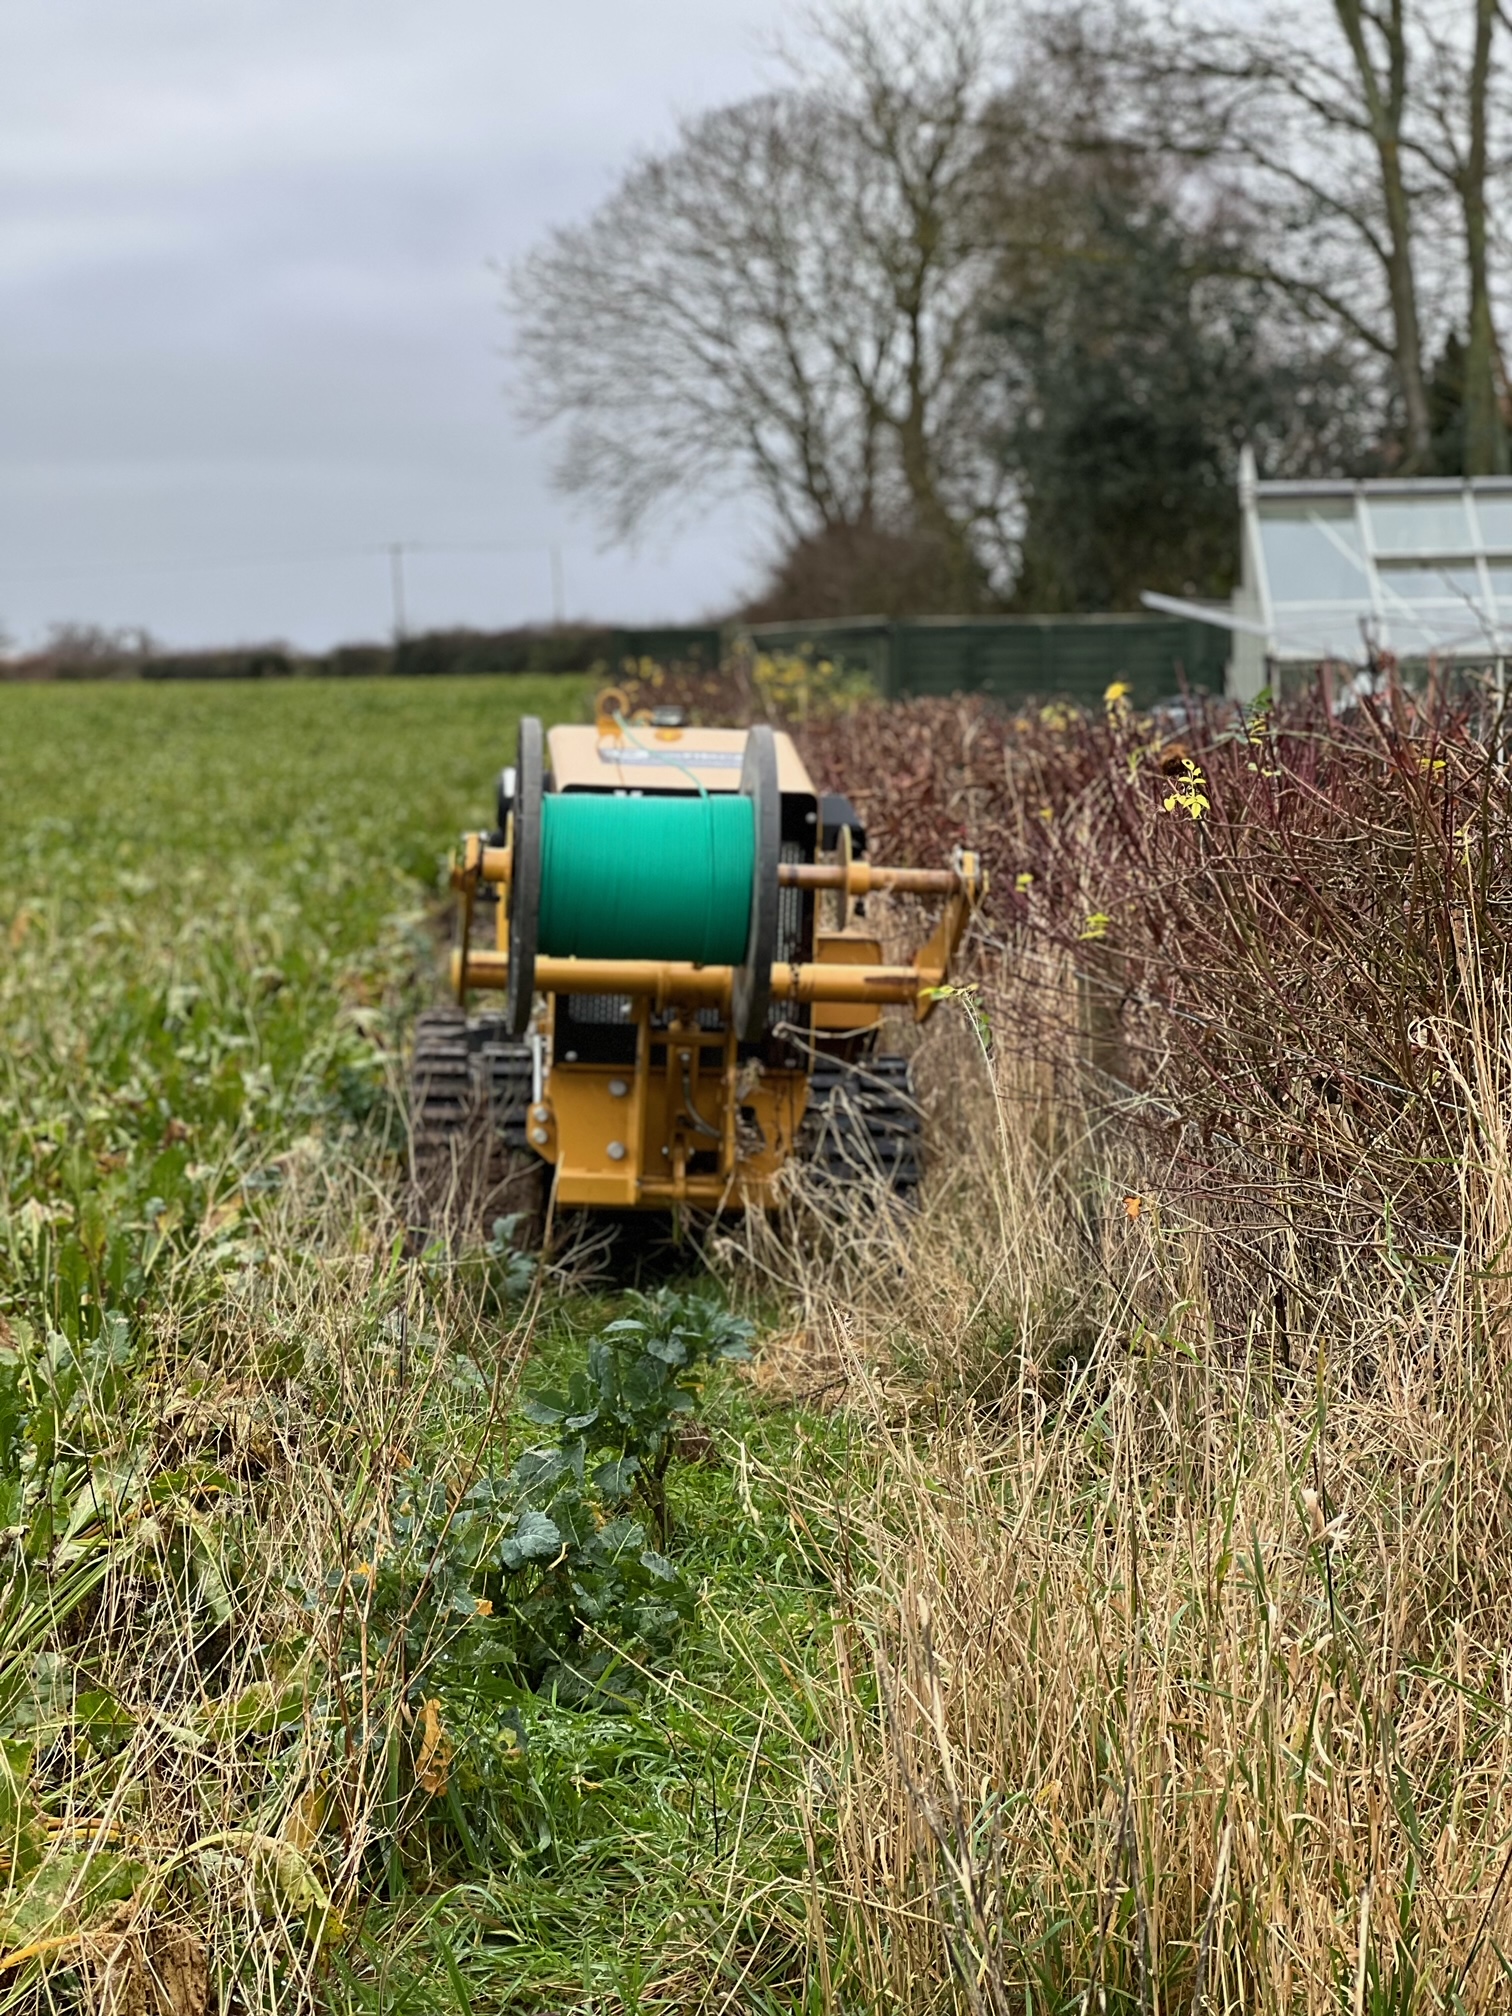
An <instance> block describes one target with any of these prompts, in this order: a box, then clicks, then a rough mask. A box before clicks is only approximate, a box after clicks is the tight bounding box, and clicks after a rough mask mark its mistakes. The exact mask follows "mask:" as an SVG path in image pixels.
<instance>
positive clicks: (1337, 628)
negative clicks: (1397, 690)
mask: <svg viewBox="0 0 1512 2016" xmlns="http://www.w3.org/2000/svg"><path fill="white" fill-rule="evenodd" d="M1369 615H1370V611H1369V609H1368V608H1367V607H1366V606H1365V605H1364V604H1363V603H1362V604H1361V606H1360V607H1359V609H1357V610H1350V609H1339V608H1334V609H1303V608H1296V607H1293V608H1278V609H1277V611H1276V648H1277V653H1278V655H1279V656H1281V657H1283V658H1347V659H1349V660H1351V661H1353V660H1359V659H1363V658H1364V656H1365V647H1364V636H1363V632H1362V630H1361V624H1362V622H1364V621H1365V620H1366V619H1367V618H1368V617H1369Z"/></svg>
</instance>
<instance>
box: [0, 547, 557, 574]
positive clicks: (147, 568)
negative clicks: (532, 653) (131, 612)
mask: <svg viewBox="0 0 1512 2016" xmlns="http://www.w3.org/2000/svg"><path fill="white" fill-rule="evenodd" d="M396 546H400V547H402V549H403V551H404V552H406V553H419V554H447V553H542V552H545V551H548V550H549V551H551V552H553V553H557V554H558V555H559V554H560V551H561V549H560V547H556V546H551V547H548V545H547V542H545V541H543V540H541V539H478V540H455V541H448V540H436V541H433V540H420V539H405V540H398V541H395V540H389V541H387V542H385V543H384V544H383V545H379V546H331V547H326V548H324V549H323V550H316V551H313V552H312V551H310V550H309V549H308V548H307V549H306V550H305V551H303V552H300V553H227V554H219V555H203V556H201V557H199V558H196V559H179V560H100V561H93V562H90V563H87V564H86V565H84V566H82V567H79V566H72V567H11V566H8V565H6V563H5V562H4V561H3V560H0V581H7V582H10V581H15V582H21V581H78V580H89V579H92V578H93V577H94V576H96V575H101V574H207V573H219V572H221V571H222V570H224V569H227V568H231V569H236V568H243V567H251V568H258V567H328V566H330V565H331V564H332V563H333V562H334V561H340V560H366V559H371V558H372V557H373V555H374V554H382V555H389V556H391V555H392V554H393V552H394V550H395V547H396ZM559 564H560V563H559V562H558V565H559Z"/></svg>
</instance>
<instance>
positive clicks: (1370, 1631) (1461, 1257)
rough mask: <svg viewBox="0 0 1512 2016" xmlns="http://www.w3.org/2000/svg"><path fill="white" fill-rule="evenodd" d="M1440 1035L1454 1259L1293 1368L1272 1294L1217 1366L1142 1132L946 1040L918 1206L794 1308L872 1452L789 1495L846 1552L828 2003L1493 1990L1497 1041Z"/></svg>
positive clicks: (801, 1279)
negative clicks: (837, 1489)
mask: <svg viewBox="0 0 1512 2016" xmlns="http://www.w3.org/2000/svg"><path fill="white" fill-rule="evenodd" d="M1033 977H1034V978H1035V979H1036V980H1037V982H1038V983H1039V984H1041V985H1049V984H1051V983H1052V982H1053V980H1054V975H1053V974H1052V973H1048V972H1047V971H1046V970H1045V968H1044V962H1043V961H1042V962H1041V971H1040V972H1039V973H1038V974H1037V975H1036V976H1033ZM1062 978H1063V979H1064V978H1065V975H1064V969H1062ZM1067 984H1070V983H1067ZM1463 1019H1464V1027H1463V1028H1460V1029H1457V1030H1456V1031H1455V1037H1456V1046H1455V1048H1456V1054H1457V1055H1461V1056H1465V1057H1468V1058H1469V1059H1470V1060H1471V1061H1472V1075H1471V1076H1470V1077H1469V1078H1468V1079H1467V1080H1466V1081H1465V1082H1463V1083H1462V1084H1461V1085H1460V1087H1459V1088H1458V1093H1459V1096H1460V1097H1461V1098H1462V1099H1463V1100H1464V1102H1465V1105H1466V1107H1467V1109H1472V1110H1473V1111H1474V1112H1475V1114H1476V1115H1477V1126H1476V1130H1475V1132H1474V1134H1473V1136H1472V1138H1471V1141H1470V1143H1469V1145H1468V1147H1467V1152H1466V1155H1465V1156H1464V1158H1463V1161H1462V1166H1461V1170H1460V1184H1461V1203H1462V1222H1463V1227H1464V1237H1463V1240H1462V1241H1461V1243H1460V1246H1459V1249H1458V1251H1457V1252H1455V1253H1454V1254H1453V1255H1452V1257H1451V1258H1450V1260H1449V1262H1448V1264H1447V1266H1446V1267H1445V1269H1444V1270H1443V1273H1442V1278H1441V1280H1440V1281H1439V1282H1438V1284H1437V1286H1436V1288H1435V1289H1434V1290H1433V1291H1432V1292H1431V1293H1426V1294H1425V1293H1423V1292H1421V1291H1418V1290H1414V1289H1413V1287H1412V1284H1411V1283H1410V1282H1408V1283H1405V1284H1404V1283H1403V1282H1402V1281H1400V1280H1398V1279H1395V1278H1394V1277H1393V1274H1392V1270H1391V1266H1390V1256H1389V1254H1388V1255H1386V1256H1384V1258H1383V1259H1382V1260H1381V1263H1380V1264H1379V1265H1378V1267H1377V1269H1376V1271H1375V1278H1374V1287H1373V1290H1372V1291H1371V1292H1367V1290H1366V1287H1365V1286H1364V1285H1363V1281H1364V1277H1363V1276H1357V1282H1358V1283H1359V1284H1360V1285H1358V1287H1357V1293H1356V1297H1355V1300H1354V1302H1353V1304H1352V1305H1351V1306H1349V1307H1348V1308H1347V1309H1346V1308H1345V1307H1344V1305H1343V1304H1342V1303H1341V1301H1340V1299H1339V1298H1338V1297H1337V1296H1333V1297H1331V1298H1330V1299H1329V1302H1328V1304H1327V1315H1326V1327H1318V1328H1315V1329H1314V1331H1313V1332H1312V1333H1311V1334H1309V1335H1308V1336H1307V1338H1306V1340H1305V1347H1304V1346H1303V1345H1302V1344H1301V1343H1300V1342H1298V1341H1294V1345H1293V1350H1292V1353H1291V1362H1290V1363H1289V1364H1287V1363H1284V1362H1282V1361H1281V1359H1280V1358H1279V1357H1278V1355H1277V1353H1276V1351H1275V1349H1274V1340H1273V1337H1272V1334H1271V1326H1270V1324H1269V1321H1268V1318H1267V1314H1266V1312H1265V1311H1264V1310H1263V1309H1257V1310H1256V1313H1255V1318H1254V1321H1253V1323H1252V1325H1251V1330H1250V1340H1249V1347H1248V1348H1247V1349H1242V1350H1238V1351H1236V1350H1235V1349H1234V1348H1233V1346H1232V1344H1231V1343H1223V1342H1220V1331H1221V1329H1226V1328H1227V1327H1228V1326H1227V1322H1225V1324H1224V1325H1223V1326H1220V1324H1219V1323H1218V1321H1217V1320H1216V1318H1215V1315H1214V1312H1213V1309H1212V1307H1211V1304H1210V1301H1209V1299H1208V1297H1207V1294H1206V1290H1205V1285H1204V1284H1205V1282H1206V1281H1207V1280H1208V1279H1209V1278H1210V1274H1211V1269H1210V1267H1209V1265H1208V1260H1209V1253H1208V1244H1209V1239H1210V1234H1209V1231H1208V1229H1207V1228H1206V1227H1205V1226H1204V1225H1203V1224H1202V1223H1201V1222H1200V1221H1199V1220H1197V1219H1196V1218H1194V1217H1193V1216H1192V1215H1191V1214H1190V1212H1189V1211H1188V1212H1186V1213H1183V1212H1181V1211H1179V1210H1177V1209H1174V1208H1172V1207H1171V1206H1170V1205H1169V1204H1168V1203H1164V1202H1163V1201H1162V1199H1161V1196H1160V1189H1159V1182H1158V1174H1157V1173H1156V1172H1152V1171H1151V1169H1150V1168H1149V1166H1148V1163H1147V1161H1146V1159H1145V1155H1146V1144H1145V1137H1144V1136H1142V1135H1141V1134H1140V1133H1138V1132H1131V1131H1130V1130H1129V1129H1127V1128H1126V1127H1120V1125H1119V1124H1118V1121H1117V1115H1116V1114H1114V1115H1110V1114H1109V1113H1108V1112H1107V1110H1106V1109H1105V1108H1101V1107H1098V1106H1086V1105H1083V1106H1080V1107H1076V1108H1073V1106H1072V1105H1071V1104H1069V1103H1068V1087H1067V1084H1066V1082H1065V1080H1064V1079H1063V1078H1057V1076H1056V1075H1055V1074H1054V1073H1053V1072H1052V1071H1051V1069H1050V1068H1049V1067H1048V1066H1046V1065H1045V1064H1044V1063H1032V1062H1027V1061H1025V1059H1024V1056H1023V1053H1021V1052H1016V1051H1014V1050H1012V1049H1008V1048H1005V1049H1002V1050H1000V1051H999V1053H998V1054H997V1055H996V1056H995V1057H992V1058H991V1059H989V1058H988V1057H987V1056H986V1055H984V1052H983V1048H982V1046H981V1044H980V1042H979V1040H978V1037H977V1033H976V1031H975V1030H974V1029H972V1028H971V1027H969V1026H968V1018H957V1021H956V1026H955V1027H954V1028H953V1029H950V1030H946V1031H942V1032H940V1034H939V1035H938V1036H937V1037H934V1038H932V1039H931V1041H930V1042H929V1043H928V1044H926V1046H925V1048H924V1050H923V1052H922V1053H921V1058H920V1065H921V1070H922V1072H923V1075H924V1077H925V1081H926V1088H927V1090H928V1093H929V1097H930V1103H931V1105H932V1107H933V1109H934V1120H935V1130H934V1132H935V1140H936V1143H937V1148H936V1175H935V1179H934V1182H933V1185H932V1189H931V1192H930V1195H929V1197H928V1199H927V1201H926V1205H925V1208H924V1209H923V1211H922V1213H921V1214H920V1216H919V1218H918V1220H917V1222H916V1223H915V1224H914V1225H913V1226H912V1227H911V1228H910V1229H909V1231H908V1234H907V1236H906V1238H904V1239H902V1240H900V1241H898V1242H896V1243H895V1244H894V1246H893V1249H892V1251H891V1254H890V1255H889V1256H888V1258H889V1261H890V1264H886V1265H881V1266H879V1265H878V1254H877V1251H876V1248H875V1243H874V1240H873V1235H872V1233H871V1232H870V1230H869V1229H868V1233H867V1238H868V1239H869V1240H873V1243H872V1246H871V1250H870V1251H861V1252H859V1253H858V1254H857V1255H856V1256H854V1257H855V1258H856V1259H857V1260H858V1262H859V1264H854V1265H847V1264H846V1260H845V1249H844V1246H843V1242H840V1243H839V1244H838V1246H837V1256H836V1258H835V1259H834V1260H833V1261H832V1263H831V1268H830V1273H829V1282H830V1294H829V1297H828V1300H827V1302H826V1300H825V1298H824V1297H823V1296H822V1295H821V1294H820V1293H818V1292H817V1291H816V1286H815V1281H814V1278H813V1276H812V1274H811V1273H809V1272H808V1271H807V1270H806V1269H802V1268H800V1269H798V1270H796V1273H795V1278H794V1279H793V1280H792V1282H791V1292H792V1293H793V1295H794V1296H795V1298H796V1299H797V1300H798V1302H799V1305H800V1306H801V1307H802V1308H803V1310H804V1312H805V1320H806V1323H807V1326H808V1330H809V1333H810V1335H811V1337H812V1338H813V1339H814V1341H815V1348H816V1349H817V1350H818V1351H819V1352H820V1354H821V1355H822V1356H828V1357H830V1358H834V1359H838V1360H840V1361H843V1362H844V1364H845V1365H846V1366H847V1368H848V1370H849V1373H850V1385H849V1391H848V1397H847V1404H848V1405H850V1406H851V1407H852V1408H854V1409H858V1410H860V1412H861V1415H862V1417H863V1419H864V1421H865V1424H866V1430H867V1433H866V1437H865V1440H866V1443H867V1444H868V1446H869V1447H870V1449H871V1450H872V1452H873V1454H872V1455H871V1457H869V1458H868V1459H867V1460H865V1461H863V1462H860V1463H858V1464H857V1465H856V1466H855V1467H854V1469H853V1471H852V1473H851V1474H850V1475H849V1477H848V1478H847V1479H845V1480H843V1487H842V1490H841V1493H840V1496H839V1502H838V1504H837V1503H836V1502H834V1501H833V1500H832V1499H830V1497H829V1494H828V1491H827V1490H826V1491H825V1492H824V1493H822V1494H815V1495H814V1496H813V1497H812V1499H811V1501H810V1502H807V1503H805V1504H802V1505H800V1507H799V1510H800V1512H801V1514H802V1515H803V1517H804V1519H805V1521H806V1522H807V1524H808V1525H809V1526H810V1527H811V1528H812V1529H813V1530H815V1531H818V1530H821V1529H823V1528H825V1527H826V1526H828V1527H829V1528H830V1530H833V1529H834V1526H835V1522H836V1520H837V1518H838V1521H839V1525H840V1530H841V1541H840V1543H839V1544H837V1545H835V1546H833V1547H830V1548H827V1549H826V1550H825V1560H826V1563H827V1566H828V1569H829V1572H830V1573H831V1575H832V1576H833V1578H834V1581H835V1586H836V1590H837V1595H838V1598H839V1602H840V1609H841V1622H840V1624H839V1626H838V1629H837V1636H836V1649H835V1669H834V1676H833V1685H832V1687H831V1689H830V1690H829V1694H828V1716H829V1731H830V1735H829V1741H828V1742H827V1743H826V1744H825V1745H824V1746H823V1747H822V1750H821V1751H820V1752H819V1753H818V1754H816V1757H815V1768H814V1771H813V1772H812V1773H811V1778H810V1789H809V1794H808V1797H807V1800H806V1802H805V1803H806V1811H805V1814H804V1821H803V1824H804V1826H805V1827H806V1829H807V1830H808V1831H809V1832H810V1834H811V1835H812V1837H813V1838H814V1839H815V1841H816V1842H817V1843H819V1844H820V1851H819V1852H818V1854H817V1856H816V1863H815V1867H816V1871H817V1872H820V1873H818V1874H817V1875H816V1899H817V1903H818V1906H819V1909H818V1911H817V1913H816V1922H817V1923H818V1924H821V1925H822V1927H823V1931H822V1935H820V1934H819V1933H818V1932H817V1931H816V1946H815V1953H814V1961H813V1965H814V1970H815V1979H816V1983H819V1984H821V1985H822V1987H823V1989H824V1998H823V2006H824V2007H826V2008H833V2009H837V2010H838V2009H852V2008H855V2007H859V2006H865V2007H877V2008H907V2009H909V2010H926V2009H929V2010H934V2009H940V2010H944V2009H952V2010H954V2009H961V2010H966V2011H970V2012H972V2016H987V2012H991V2016H997V2012H1000V2011H1001V2012H1007V2011H1009V2010H1012V2011H1014V2012H1019V2011H1033V2012H1038V2011H1051V2010H1057V2011H1058V2010H1067V2011H1070V2010H1076V2011H1078V2012H1081V2011H1100V2010H1116V2009H1129V2010H1140V2011H1148V2012H1151V2016H1155V2012H1159V2011H1178V2010H1179V2011H1182V2012H1186V2011H1191V2012H1194V2016H1196V2012H1202V2011H1219V2010H1223V2011H1230V2010H1240V2009H1243V2010H1267V2011H1276V2012H1281V2011H1286V2012H1291V2011H1308V2012H1313V2011H1317V2012H1323V2011H1325V2010H1326V2011H1330V2012H1332V2011H1337V2010H1341V2009H1343V2010H1348V2011H1352V2012H1358V2011H1366V2010H1369V2011H1386V2010H1391V2011H1396V2012H1404V2011H1407V2010H1409V2009H1411V2010H1420V2011H1430V2010H1461V2009H1463V2010H1491V2009H1500V2008H1505V2007H1507V2006H1509V2005H1512V1964H1509V1950H1512V1948H1509V1942H1512V1880H1509V1878H1512V1559H1509V1554H1508V1539H1509V1523H1512V1522H1509V1511H1512V1499H1509V1496H1508V1470H1509V1463H1512V1362H1509V1360H1512V1352H1509V1347H1508V1331H1507V1322H1506V1316H1507V1279H1506V1267H1505V1260H1504V1257H1503V1256H1504V1255H1505V1253H1506V1251H1507V1238H1508V1233H1509V1231H1512V1215H1509V1214H1512V1143H1509V1140H1508V1132H1507V1129H1508V1113H1509V1096H1512V1026H1509V1021H1508V1017H1507V1016H1506V1014H1505V1011H1504V1005H1503V1004H1502V1003H1501V1002H1500V1001H1495V1002H1493V1001H1489V1000H1487V999H1486V998H1484V995H1483V994H1480V995H1478V994H1476V993H1475V992H1474V990H1471V991H1470V992H1469V993H1468V994H1467V996H1466V998H1465V1002H1464V1009H1463ZM764 1258H765V1264H766V1266H767V1268H768V1270H769V1272H770V1271H775V1270H776V1269H777V1268H778V1266H779V1260H778V1256H777V1253H776V1251H775V1249H774V1248H768V1249H767V1250H766V1252H765V1256H764ZM1323 1320H1324V1319H1320V1323H1321V1322H1322V1321H1323ZM905 1361H912V1363H913V1364H914V1366H915V1367H916V1368H917V1369H918V1370H920V1371H922V1372H923V1374H924V1375H925V1383H924V1384H923V1385H922V1387H921V1386H920V1385H919V1384H918V1381H917V1380H913V1381H900V1380H899V1379H897V1378H896V1377H894V1376H890V1374H891V1370H892V1369H893V1368H896V1367H897V1366H898V1365H899V1364H900V1362H905ZM910 1395H911V1396H912V1397H910ZM821 1949H822V1950H821Z"/></svg>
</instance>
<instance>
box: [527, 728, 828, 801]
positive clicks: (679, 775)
mask: <svg viewBox="0 0 1512 2016" xmlns="http://www.w3.org/2000/svg"><path fill="white" fill-rule="evenodd" d="M773 740H774V741H775V742H776V745H777V784H778V788H779V790H781V791H782V792H783V793H784V795H786V794H787V793H789V792H794V791H802V792H807V793H808V794H809V795H810V796H812V795H813V791H814V786H813V781H812V779H811V778H810V777H809V774H808V771H807V769H806V768H805V767H804V763H803V758H802V757H801V756H800V755H799V754H798V751H797V750H796V749H795V748H794V746H793V738H792V737H791V736H790V735H785V734H783V733H781V732H780V731H779V732H778V733H777V734H776V735H775V736H774V737H773ZM745 747H746V732H745V730H744V729H743V728H653V727H650V726H648V725H643V724H641V723H636V724H634V725H633V726H627V727H621V726H619V725H618V724H617V723H613V722H603V721H601V722H600V723H599V725H598V726H597V727H593V728H586V727H574V726H572V725H570V724H569V725H566V726H562V727H557V728H549V729H548V730H547V731H546V749H547V753H548V756H549V758H550V763H551V779H552V785H553V788H554V789H556V790H558V791H644V792H648V793H649V792H657V791H688V790H691V789H695V788H696V787H697V786H698V785H702V787H703V789H704V790H705V791H710V792H714V791H737V790H739V788H740V765H741V762H742V760H743V759H744V756H745Z"/></svg>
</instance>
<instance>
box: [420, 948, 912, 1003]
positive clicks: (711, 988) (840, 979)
mask: <svg viewBox="0 0 1512 2016" xmlns="http://www.w3.org/2000/svg"><path fill="white" fill-rule="evenodd" d="M452 978H453V981H454V982H457V981H460V980H461V978H462V970H461V954H460V953H456V952H454V953H453V954H452ZM942 978H943V975H942V974H941V973H939V972H935V971H932V970H930V969H929V968H927V967H919V966H841V965H839V964H836V965H829V964H823V963H819V964H806V965H801V966H800V965H794V964H791V963H790V962H789V961H787V960H775V961H774V962H773V965H772V998H773V999H774V1000H779V1001H835V1002H848V1003H857V1002H904V1003H908V1004H910V1005H912V1004H913V1003H915V1002H917V1001H918V999H919V997H920V995H921V993H923V992H924V991H925V990H926V989H928V988H930V987H937V986H938V985H939V984H940V981H941V979H942ZM535 983H536V986H537V988H538V989H539V990H540V992H541V993H543V994H619V995H627V996H629V997H630V998H632V999H634V1000H642V999H644V1000H651V1001H654V1002H655V1003H656V1005H657V1007H658V1008H667V1007H670V1006H672V1005H673V1003H675V1002H684V1003H689V1004H693V1005H696V1006H698V1007H700V1008H719V1009H724V1010H728V1008H729V1005H730V1000H731V996H732V990H733V987H734V983H735V969H734V967H733V966H690V965H686V964H683V963H681V962H678V961H674V960H660V959H555V958H545V957H542V958H538V959H537V960H536V964H535ZM467 985H468V986H469V987H482V988H488V989H493V990H501V989H503V988H506V987H507V986H508V985H509V959H508V956H507V954H505V953H503V952H469V953H468V955H467Z"/></svg>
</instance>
